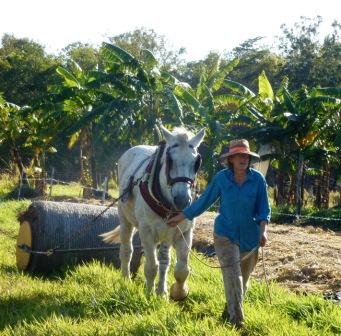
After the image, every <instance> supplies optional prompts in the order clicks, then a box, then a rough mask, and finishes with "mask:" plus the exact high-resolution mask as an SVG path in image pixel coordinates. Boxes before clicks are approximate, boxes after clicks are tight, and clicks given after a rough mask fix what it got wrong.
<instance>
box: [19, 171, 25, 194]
mask: <svg viewBox="0 0 341 336" xmlns="http://www.w3.org/2000/svg"><path fill="white" fill-rule="evenodd" d="M23 175H24V171H23V170H22V171H21V172H20V182H19V190H18V200H19V199H20V194H21V188H22V180H23Z"/></svg>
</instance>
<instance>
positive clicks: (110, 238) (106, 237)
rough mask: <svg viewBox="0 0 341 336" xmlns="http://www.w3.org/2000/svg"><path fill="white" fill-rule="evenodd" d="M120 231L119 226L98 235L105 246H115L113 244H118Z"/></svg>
mask: <svg viewBox="0 0 341 336" xmlns="http://www.w3.org/2000/svg"><path fill="white" fill-rule="evenodd" d="M120 231H121V227H120V225H119V226H118V227H117V228H116V229H114V230H112V231H109V232H105V233H102V234H101V235H99V236H100V237H102V240H103V241H104V242H105V243H107V244H115V243H119V242H120V241H121V240H120Z"/></svg>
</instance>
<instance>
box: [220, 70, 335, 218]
mask: <svg viewBox="0 0 341 336" xmlns="http://www.w3.org/2000/svg"><path fill="white" fill-rule="evenodd" d="M258 80H259V92H258V95H256V94H254V93H253V92H251V91H250V90H249V89H248V88H245V87H243V86H241V85H240V84H237V83H235V82H231V81H228V82H227V83H226V84H227V86H228V87H229V88H230V89H231V90H232V91H234V92H236V93H237V95H238V97H239V98H240V97H244V100H243V101H242V103H241V104H240V105H239V107H238V109H237V110H236V111H235V112H237V113H235V115H236V117H237V118H240V117H241V116H243V117H244V118H245V115H246V116H247V117H246V118H247V121H248V124H249V128H244V130H243V134H244V135H246V136H252V137H254V138H256V139H257V140H258V141H260V142H265V141H266V142H272V143H273V144H274V145H275V146H276V151H277V155H276V154H275V155H272V156H273V157H274V158H276V159H277V162H278V168H279V172H281V171H282V169H283V168H284V167H287V168H291V171H293V170H292V168H295V171H296V211H297V214H300V211H301V206H302V201H303V200H302V196H303V192H302V179H303V169H304V165H305V161H306V158H305V157H306V155H307V151H308V150H309V148H311V146H314V145H321V141H322V139H323V138H325V134H326V127H327V126H326V125H328V124H330V123H336V122H337V120H340V116H339V113H340V112H339V111H340V109H339V106H340V100H339V96H340V90H339V89H337V88H323V89H312V90H311V91H310V92H308V90H306V89H305V88H302V89H300V90H297V91H295V92H292V93H290V92H289V90H288V88H287V86H288V85H287V84H288V81H287V80H284V81H283V84H282V86H281V88H280V89H279V90H278V92H277V93H276V94H274V93H273V90H272V87H271V85H270V83H269V81H268V80H267V78H266V75H265V73H262V74H261V75H260V76H259V78H258ZM338 123H339V122H338ZM328 129H329V128H328ZM329 131H330V129H329ZM318 141H320V142H318ZM289 171H290V170H289ZM280 176H281V175H280Z"/></svg>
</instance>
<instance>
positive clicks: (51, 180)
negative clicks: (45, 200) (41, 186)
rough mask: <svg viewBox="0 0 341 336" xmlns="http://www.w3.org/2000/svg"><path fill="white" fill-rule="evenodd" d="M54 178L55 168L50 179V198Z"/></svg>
mask: <svg viewBox="0 0 341 336" xmlns="http://www.w3.org/2000/svg"><path fill="white" fill-rule="evenodd" d="M53 178H54V167H52V172H51V177H50V192H49V196H50V197H51V195H52V185H53Z"/></svg>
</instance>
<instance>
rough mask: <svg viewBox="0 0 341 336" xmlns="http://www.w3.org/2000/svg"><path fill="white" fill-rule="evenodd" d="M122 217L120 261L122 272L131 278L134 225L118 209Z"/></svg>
mask: <svg viewBox="0 0 341 336" xmlns="http://www.w3.org/2000/svg"><path fill="white" fill-rule="evenodd" d="M118 213H119V218H120V238H121V245H120V261H121V273H122V276H123V277H125V278H128V279H130V262H131V258H132V255H133V233H134V226H133V225H132V224H131V223H130V222H129V221H128V220H127V219H126V217H125V216H124V214H123V213H122V211H120V209H119V211H118Z"/></svg>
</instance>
